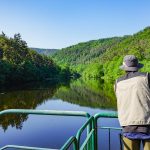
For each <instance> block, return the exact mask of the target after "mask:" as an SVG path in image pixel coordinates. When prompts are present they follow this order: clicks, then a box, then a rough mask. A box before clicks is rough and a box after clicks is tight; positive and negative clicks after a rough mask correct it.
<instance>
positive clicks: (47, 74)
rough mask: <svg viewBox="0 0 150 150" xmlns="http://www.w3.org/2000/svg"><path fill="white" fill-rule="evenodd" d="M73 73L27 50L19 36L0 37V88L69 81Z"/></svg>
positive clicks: (2, 35) (47, 58) (44, 56)
mask: <svg viewBox="0 0 150 150" xmlns="http://www.w3.org/2000/svg"><path fill="white" fill-rule="evenodd" d="M73 76H74V74H73V72H70V70H69V68H61V67H59V66H58V65H56V63H55V62H54V61H53V60H52V59H51V58H49V57H48V56H46V55H40V54H38V53H37V52H35V51H34V50H32V49H30V48H28V46H27V43H26V42H25V41H23V40H22V38H21V35H20V34H15V35H14V37H13V38H9V37H7V36H6V35H5V34H4V33H2V34H1V35H0V87H2V86H6V85H19V84H23V83H28V82H33V81H43V80H46V81H48V80H56V81H57V80H58V81H64V80H70V78H71V77H73Z"/></svg>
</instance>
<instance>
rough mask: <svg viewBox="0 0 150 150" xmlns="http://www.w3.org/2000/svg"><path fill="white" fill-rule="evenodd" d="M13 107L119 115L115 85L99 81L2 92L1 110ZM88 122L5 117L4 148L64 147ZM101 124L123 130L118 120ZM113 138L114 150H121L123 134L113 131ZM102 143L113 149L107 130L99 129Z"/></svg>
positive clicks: (0, 135) (1, 128)
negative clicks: (12, 146) (5, 146)
mask: <svg viewBox="0 0 150 150" xmlns="http://www.w3.org/2000/svg"><path fill="white" fill-rule="evenodd" d="M14 87H15V86H14ZM11 108H14V109H15V108H19V109H37V110H39V109H40V110H44V109H47V110H71V111H73V110H74V111H86V112H88V113H89V114H91V115H94V114H96V113H100V112H110V113H111V112H112V113H113V112H116V100H115V97H114V94H113V90H112V86H111V85H109V84H105V83H103V82H102V81H99V80H86V81H83V80H76V81H72V82H71V83H44V84H43V83H42V84H41V83H36V84H31V85H30V84H28V85H25V86H22V87H19V88H18V87H17V88H10V89H9V90H8V89H7V90H1V93H0V110H1V111H2V110H5V109H11ZM85 121H86V119H85V118H83V117H62V116H38V115H4V116H1V117H0V139H1V140H0V147H2V146H4V145H7V144H9V145H14V144H17V145H22V146H23V145H26V146H34V147H45V148H54V149H56V148H60V147H61V146H62V145H63V144H64V143H65V142H66V140H67V139H68V138H69V137H70V136H73V135H75V134H76V133H77V131H78V129H79V128H80V127H81V126H82V125H83V123H84V122H85ZM100 125H101V126H113V127H119V123H118V120H117V119H101V122H100ZM83 138H84V136H83ZM110 139H111V141H110V144H111V150H117V149H119V131H111V138H110ZM98 143H99V147H100V148H101V149H103V150H107V149H109V145H108V131H107V130H102V129H99V140H98Z"/></svg>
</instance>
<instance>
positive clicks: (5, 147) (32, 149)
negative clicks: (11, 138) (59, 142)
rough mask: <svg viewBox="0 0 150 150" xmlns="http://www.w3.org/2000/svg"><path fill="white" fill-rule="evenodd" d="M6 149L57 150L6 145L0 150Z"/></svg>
mask: <svg viewBox="0 0 150 150" xmlns="http://www.w3.org/2000/svg"><path fill="white" fill-rule="evenodd" d="M7 148H15V149H24V150H57V149H49V148H39V147H29V146H18V145H6V146H4V147H2V148H1V149H0V150H5V149H7Z"/></svg>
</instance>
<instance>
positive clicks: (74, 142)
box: [0, 109, 121, 150]
mask: <svg viewBox="0 0 150 150" xmlns="http://www.w3.org/2000/svg"><path fill="white" fill-rule="evenodd" d="M3 114H34V115H57V116H78V117H79V116H80V117H86V118H87V121H86V122H85V123H84V124H83V126H82V127H81V128H80V129H79V130H78V132H77V134H76V136H72V137H70V138H69V139H68V141H67V142H66V143H65V144H64V145H63V146H62V147H61V149H60V150H70V148H71V147H72V149H73V150H98V129H99V128H101V129H108V130H109V148H110V130H111V129H114V130H121V128H114V127H101V126H98V119H100V118H117V117H118V116H117V113H113V114H112V113H98V114H96V115H95V116H94V117H93V116H90V115H89V114H88V113H86V112H83V111H59V110H28V109H8V110H4V111H1V112H0V115H3ZM85 130H87V135H86V137H85V139H84V141H83V143H81V136H82V134H83V132H84V131H85ZM120 147H121V146H120ZM7 148H15V149H25V150H54V149H50V148H39V147H27V146H18V145H6V146H4V147H2V148H1V149H0V150H4V149H7ZM120 149H121V148H120Z"/></svg>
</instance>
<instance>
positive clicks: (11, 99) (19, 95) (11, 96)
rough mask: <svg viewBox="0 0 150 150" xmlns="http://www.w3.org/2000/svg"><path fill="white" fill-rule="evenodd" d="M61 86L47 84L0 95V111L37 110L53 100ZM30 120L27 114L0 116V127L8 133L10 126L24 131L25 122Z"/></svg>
mask: <svg viewBox="0 0 150 150" xmlns="http://www.w3.org/2000/svg"><path fill="white" fill-rule="evenodd" d="M59 86H60V85H59V84H47V86H46V87H45V86H42V84H40V87H38V86H37V87H36V88H35V87H33V89H32V90H31V89H30V88H31V86H30V88H29V89H27V88H25V90H15V91H9V92H6V93H1V94H0V111H2V110H6V109H35V108H36V107H37V106H38V105H41V104H42V103H44V102H45V101H47V100H49V99H50V98H52V96H53V95H54V93H55V92H56V90H57V88H58V87H59ZM27 119H28V115H26V114H17V115H14V114H8V115H2V116H0V125H1V126H2V128H3V130H4V131H6V130H7V128H8V126H12V127H16V129H22V125H23V122H24V121H26V120H27Z"/></svg>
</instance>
